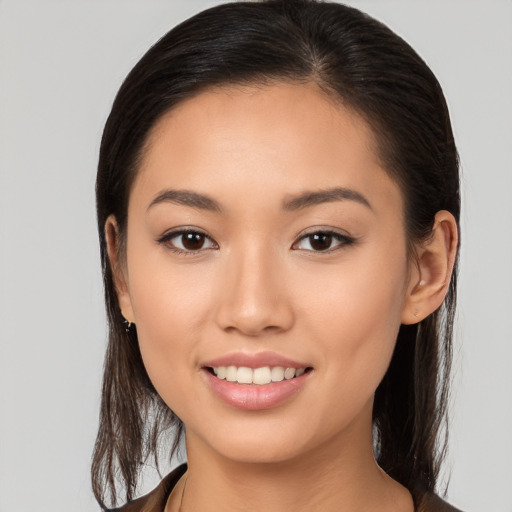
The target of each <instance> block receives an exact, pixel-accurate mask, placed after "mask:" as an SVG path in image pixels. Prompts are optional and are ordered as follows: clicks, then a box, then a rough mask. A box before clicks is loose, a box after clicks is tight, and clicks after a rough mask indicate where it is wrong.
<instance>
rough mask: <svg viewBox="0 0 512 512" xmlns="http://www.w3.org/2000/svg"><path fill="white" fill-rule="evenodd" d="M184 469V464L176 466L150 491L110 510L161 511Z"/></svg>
mask: <svg viewBox="0 0 512 512" xmlns="http://www.w3.org/2000/svg"><path fill="white" fill-rule="evenodd" d="M186 470H187V465H186V464H182V465H181V466H178V467H177V468H176V469H174V470H173V471H171V472H170V473H169V474H168V475H167V476H166V477H165V478H163V480H162V481H161V482H160V483H159V484H158V486H157V487H155V488H154V489H153V490H152V491H151V492H150V493H148V494H146V495H144V496H141V497H140V498H137V499H136V500H133V501H130V502H129V503H127V504H126V505H124V506H122V507H120V508H116V509H114V510H112V511H111V512H163V511H164V508H165V505H166V503H167V499H168V498H169V495H170V494H171V492H172V490H173V489H174V486H175V485H176V484H177V483H178V480H179V479H180V478H181V476H182V475H183V473H185V471H186Z"/></svg>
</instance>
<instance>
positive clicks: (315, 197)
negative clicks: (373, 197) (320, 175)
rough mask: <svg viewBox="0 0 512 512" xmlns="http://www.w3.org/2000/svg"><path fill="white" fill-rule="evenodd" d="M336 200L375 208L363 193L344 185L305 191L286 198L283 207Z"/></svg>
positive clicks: (290, 209) (297, 206)
mask: <svg viewBox="0 0 512 512" xmlns="http://www.w3.org/2000/svg"><path fill="white" fill-rule="evenodd" d="M334 201H355V202H356V203H359V204H362V205H364V206H366V207H367V208H369V209H370V210H373V208H372V206H371V204H370V201H368V199H366V197H364V196H363V194H361V193H359V192H357V191H356V190H353V189H350V188H344V187H336V188H329V189H325V190H318V191H313V192H304V193H302V194H300V195H298V196H295V197H293V198H291V199H288V200H286V201H285V202H284V203H283V209H284V210H287V211H296V210H302V209H304V208H309V207H310V206H315V205H318V204H322V203H332V202H334Z"/></svg>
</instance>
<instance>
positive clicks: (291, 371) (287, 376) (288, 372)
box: [284, 368, 295, 380]
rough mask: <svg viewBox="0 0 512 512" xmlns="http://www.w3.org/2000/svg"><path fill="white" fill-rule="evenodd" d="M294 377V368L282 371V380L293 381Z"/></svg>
mask: <svg viewBox="0 0 512 512" xmlns="http://www.w3.org/2000/svg"><path fill="white" fill-rule="evenodd" d="M293 377H295V368H286V370H285V371H284V378H285V379H286V380H290V379H293Z"/></svg>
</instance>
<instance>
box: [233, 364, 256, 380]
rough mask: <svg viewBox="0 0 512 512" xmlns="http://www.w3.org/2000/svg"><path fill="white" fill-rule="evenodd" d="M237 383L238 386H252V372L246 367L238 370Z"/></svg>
mask: <svg viewBox="0 0 512 512" xmlns="http://www.w3.org/2000/svg"><path fill="white" fill-rule="evenodd" d="M236 381H237V382H238V384H252V370H251V369H250V368H247V367H245V366H241V367H240V368H238V371H237V373H236Z"/></svg>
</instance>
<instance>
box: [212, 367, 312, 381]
mask: <svg viewBox="0 0 512 512" xmlns="http://www.w3.org/2000/svg"><path fill="white" fill-rule="evenodd" d="M307 369H308V368H285V367H283V366H274V367H272V368H271V367H270V366H262V367H260V368H248V367H247V366H240V367H237V366H216V367H213V368H210V370H211V372H213V374H214V375H215V376H216V377H217V378H218V379H221V380H226V381H228V382H236V383H237V384H256V385H257V386H264V385H265V384H270V383H271V382H281V381H283V380H290V379H294V378H296V377H300V376H301V375H302V374H304V373H305V372H306V370H307Z"/></svg>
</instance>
